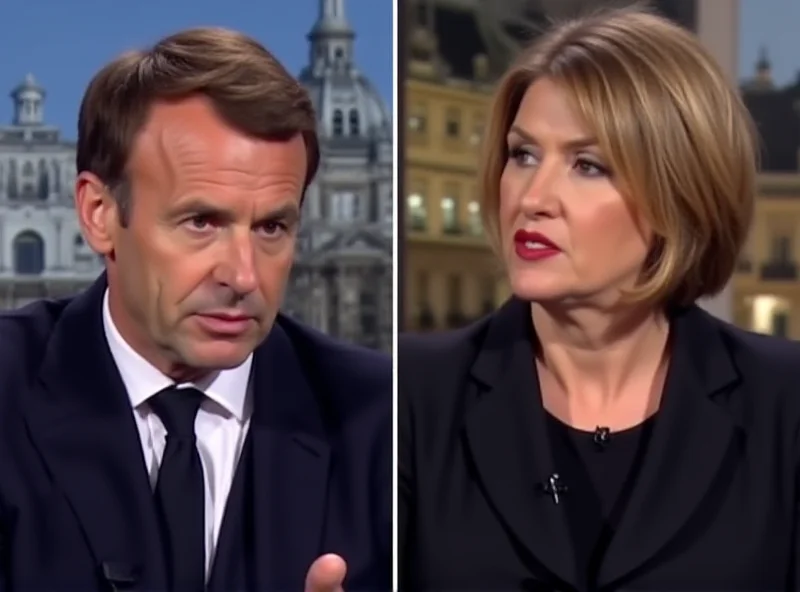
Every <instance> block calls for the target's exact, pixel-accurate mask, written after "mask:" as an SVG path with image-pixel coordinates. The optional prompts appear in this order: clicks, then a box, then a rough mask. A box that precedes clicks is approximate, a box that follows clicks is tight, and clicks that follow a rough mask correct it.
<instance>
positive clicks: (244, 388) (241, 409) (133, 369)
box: [103, 289, 253, 421]
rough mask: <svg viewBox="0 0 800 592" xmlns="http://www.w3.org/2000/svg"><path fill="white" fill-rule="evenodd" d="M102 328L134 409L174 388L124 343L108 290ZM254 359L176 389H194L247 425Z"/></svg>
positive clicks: (250, 356)
mask: <svg viewBox="0 0 800 592" xmlns="http://www.w3.org/2000/svg"><path fill="white" fill-rule="evenodd" d="M103 328H104V332H105V337H106V341H107V342H108V348H109V349H110V350H111V356H112V357H113V359H114V362H115V363H116V365H117V369H118V370H119V373H120V376H121V377H122V383H123V384H124V385H125V389H126V390H127V391H128V397H129V398H130V402H131V406H132V407H133V408H134V409H135V408H137V407H139V406H140V405H141V404H142V403H144V402H145V401H147V399H149V398H150V397H152V396H153V395H155V394H156V393H158V392H159V391H162V390H164V389H165V388H167V387H170V386H175V383H174V381H172V380H171V379H170V378H169V377H168V376H166V375H165V374H163V373H162V372H161V371H159V370H158V369H156V368H155V366H153V365H152V364H151V363H150V362H148V361H147V360H145V359H144V358H143V357H142V356H141V355H139V354H138V353H137V352H136V351H134V349H133V348H132V347H131V346H130V345H129V344H128V343H127V342H126V341H125V339H124V338H123V337H122V335H121V334H120V332H119V330H118V329H117V327H116V325H115V324H114V320H113V319H112V318H111V309H110V308H109V305H108V289H106V292H105V294H104V296H103ZM252 364H253V355H252V354H250V355H249V356H248V357H247V359H246V360H245V361H244V362H242V364H241V365H239V366H237V367H235V368H230V369H227V370H220V371H219V372H216V373H214V374H213V375H211V376H209V377H207V378H205V379H203V380H200V381H198V382H196V383H181V384H179V385H177V386H180V387H183V386H192V387H194V388H196V389H198V390H200V391H202V392H203V393H205V395H206V396H207V397H208V398H209V399H211V400H212V401H214V402H215V403H217V404H218V405H220V406H222V407H223V408H224V409H225V410H226V411H228V412H229V413H231V414H232V415H233V416H235V417H236V418H237V419H238V420H239V421H244V420H245V419H246V418H247V416H248V415H249V412H250V401H249V396H248V393H249V389H248V383H249V381H250V368H251V366H252Z"/></svg>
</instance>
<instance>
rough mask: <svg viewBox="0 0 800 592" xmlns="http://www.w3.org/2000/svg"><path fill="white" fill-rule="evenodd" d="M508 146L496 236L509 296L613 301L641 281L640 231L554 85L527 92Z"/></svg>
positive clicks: (643, 243)
mask: <svg viewBox="0 0 800 592" xmlns="http://www.w3.org/2000/svg"><path fill="white" fill-rule="evenodd" d="M507 141H508V152H509V157H508V161H507V162H506V166H505V169H504V170H503V175H502V177H501V179H500V236H501V240H502V249H503V255H504V258H505V262H506V267H507V270H508V275H509V280H510V284H511V289H512V291H513V292H514V294H516V295H517V296H518V297H520V298H523V299H525V300H531V301H538V302H560V303H565V304H579V303H585V304H588V303H595V304H598V305H600V304H605V305H613V304H614V303H615V302H616V301H617V300H618V298H619V293H620V289H621V288H630V287H632V286H633V285H634V284H635V282H636V280H637V278H638V276H639V273H640V271H641V269H642V266H643V264H644V261H645V258H646V256H647V251H648V242H649V241H648V236H647V235H648V231H647V230H646V229H645V228H644V226H643V224H641V223H640V222H639V221H638V220H637V218H636V215H635V213H634V212H633V211H632V210H631V208H630V206H629V204H628V203H627V202H626V200H625V199H624V198H623V196H622V195H621V194H620V192H619V190H618V189H617V187H616V185H615V179H614V171H612V170H610V168H609V165H608V163H607V160H606V159H605V158H604V156H603V154H602V153H601V152H600V150H599V148H598V146H597V143H596V141H595V139H594V138H592V137H590V134H589V133H588V130H587V129H585V127H584V126H583V125H582V123H581V121H580V120H579V118H578V117H576V115H575V113H574V111H573V110H572V108H571V105H570V103H569V101H568V99H567V96H566V95H565V93H564V92H563V91H562V90H561V89H560V88H559V87H558V86H557V85H556V84H555V83H554V82H552V81H550V80H547V79H541V80H538V81H536V82H535V83H534V84H532V85H531V86H530V87H529V88H528V90H527V92H526V93H525V96H524V97H523V99H522V103H521V104H520V107H519V110H518V112H517V114H516V117H515V118H514V120H513V122H512V125H511V128H510V130H509V133H508V139H507Z"/></svg>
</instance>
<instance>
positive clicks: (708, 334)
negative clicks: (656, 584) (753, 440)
mask: <svg viewBox="0 0 800 592" xmlns="http://www.w3.org/2000/svg"><path fill="white" fill-rule="evenodd" d="M718 323H719V322H718V321H716V320H712V319H711V317H710V316H709V315H708V314H707V313H705V312H704V311H702V310H701V309H699V308H697V307H693V308H691V309H689V310H687V311H684V312H683V313H681V314H680V315H678V316H676V317H675V318H674V319H673V322H672V347H671V350H672V360H671V363H670V367H669V371H668V374H667V381H666V385H665V389H664V396H663V398H662V401H661V408H660V410H659V413H658V417H657V420H656V424H655V427H654V431H653V435H652V440H651V441H650V444H649V446H648V449H647V452H646V455H645V461H644V464H643V466H642V468H641V472H640V475H639V477H638V479H637V481H636V484H635V486H634V489H633V491H632V493H631V497H630V500H629V502H628V505H627V508H626V510H625V514H624V516H623V518H622V521H621V523H620V526H619V528H618V530H617V533H616V535H615V537H614V539H613V540H612V541H611V545H610V547H609V549H608V553H607V555H606V559H605V561H604V563H603V566H602V568H601V571H600V574H599V579H600V581H599V584H600V585H601V587H603V586H606V585H611V584H613V582H615V581H617V580H619V579H620V578H623V577H625V576H626V575H628V574H630V573H632V572H633V571H634V570H636V569H637V568H639V567H641V566H643V565H644V564H645V563H646V562H647V561H648V560H650V559H652V558H654V557H655V556H656V554H657V553H658V552H659V551H660V550H662V549H663V548H664V547H665V546H666V545H667V544H668V543H669V542H670V540H671V539H672V538H673V537H674V536H675V535H676V534H678V532H679V531H680V530H681V528H682V527H683V526H684V525H685V524H686V523H687V521H689V519H690V518H692V517H693V516H694V515H695V514H696V513H697V512H699V511H701V509H702V503H703V501H704V500H705V499H706V498H707V497H708V494H709V491H710V490H711V488H712V487H713V485H714V483H715V482H718V480H719V479H720V477H721V476H722V475H724V470H725V468H726V467H727V466H729V465H728V463H726V460H728V458H730V457H729V456H728V455H729V453H731V452H732V451H734V450H735V447H734V445H735V444H736V442H737V436H739V435H741V430H740V426H737V425H736V424H735V423H734V421H733V419H732V417H731V416H730V415H726V414H725V412H724V410H723V409H721V408H720V407H719V405H718V404H717V403H715V402H714V400H713V395H715V394H718V393H720V392H721V391H723V390H724V389H726V388H729V387H731V386H732V385H734V384H735V382H736V381H737V380H738V374H737V372H736V369H735V367H734V365H733V361H732V360H731V358H730V354H729V352H728V348H727V346H726V344H725V342H724V341H723V339H722V336H721V335H720V333H719V328H718Z"/></svg>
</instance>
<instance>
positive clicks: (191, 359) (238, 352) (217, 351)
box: [183, 340, 258, 370]
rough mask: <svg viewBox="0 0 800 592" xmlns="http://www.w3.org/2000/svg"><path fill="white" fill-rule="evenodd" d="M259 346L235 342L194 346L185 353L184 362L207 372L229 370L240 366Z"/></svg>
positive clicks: (255, 343)
mask: <svg viewBox="0 0 800 592" xmlns="http://www.w3.org/2000/svg"><path fill="white" fill-rule="evenodd" d="M257 346H258V343H257V342H252V340H248V342H247V343H245V342H242V341H234V340H230V341H228V340H214V341H207V342H205V343H202V344H196V345H193V347H191V348H190V349H189V351H186V352H185V355H184V356H183V357H184V361H185V363H186V364H187V365H189V366H192V367H194V368H198V369H199V368H205V369H207V370H228V369H230V368H236V367H237V366H240V365H241V364H242V363H243V362H244V361H245V360H246V359H247V357H248V356H249V355H250V354H252V353H253V350H254V349H255V348H256V347H257Z"/></svg>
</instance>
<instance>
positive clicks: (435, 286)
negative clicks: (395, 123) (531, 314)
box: [401, 0, 739, 331]
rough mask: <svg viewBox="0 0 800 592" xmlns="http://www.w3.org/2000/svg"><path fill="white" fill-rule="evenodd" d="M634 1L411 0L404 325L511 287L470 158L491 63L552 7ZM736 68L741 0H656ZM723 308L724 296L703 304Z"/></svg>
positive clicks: (456, 314) (489, 304) (492, 76)
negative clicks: (494, 248)
mask: <svg viewBox="0 0 800 592" xmlns="http://www.w3.org/2000/svg"><path fill="white" fill-rule="evenodd" d="M629 2H630V0H600V1H598V0H502V1H500V0H498V1H497V2H482V1H480V0H411V1H409V2H408V3H407V10H408V11H409V12H408V14H407V15H406V16H407V22H408V26H407V27H406V31H407V35H408V38H407V56H406V60H407V63H406V83H405V88H404V89H403V92H405V101H406V102H405V105H406V107H405V109H406V113H405V119H406V121H405V122H403V123H404V125H405V130H404V133H405V140H404V144H405V146H404V148H405V155H404V167H403V168H404V171H403V174H404V187H405V194H406V195H405V196H404V198H405V203H403V204H402V206H401V207H404V208H405V210H404V226H405V229H404V231H405V253H406V255H405V256H406V261H405V270H404V273H405V278H404V279H405V281H404V291H405V293H404V309H405V310H404V314H405V319H404V326H405V328H406V329H408V330H423V331H424V330H436V329H444V328H452V327H457V326H460V325H463V324H464V323H467V322H469V321H470V320H472V319H474V318H477V317H479V316H481V315H483V314H485V313H486V312H488V311H490V310H492V309H493V308H495V307H496V306H497V305H498V304H500V303H501V302H502V300H504V299H505V298H507V296H508V288H507V286H506V285H505V283H504V281H503V278H502V274H501V273H500V272H499V265H498V262H497V260H496V258H495V257H494V255H493V254H492V253H491V251H490V250H489V248H488V246H487V244H486V241H485V239H484V237H483V235H482V231H481V227H480V210H479V205H478V202H479V200H478V198H479V195H478V188H477V185H476V181H477V157H478V148H479V144H480V142H481V136H482V133H483V128H484V125H485V122H486V117H487V108H488V104H489V99H490V95H491V92H492V90H493V88H494V83H495V81H496V79H497V77H498V76H499V74H500V73H501V72H502V71H503V70H504V69H505V68H506V67H507V65H508V63H509V62H510V60H512V59H513V57H514V56H515V55H516V53H517V52H518V51H519V48H520V46H521V44H523V43H526V40H529V39H530V38H531V34H532V32H535V31H537V30H541V29H542V27H544V26H546V23H547V20H548V19H549V18H552V17H556V18H558V17H569V16H572V15H575V14H578V13H580V12H581V11H583V10H584V9H586V8H590V9H591V8H596V7H597V6H599V5H600V4H601V3H602V4H604V5H622V4H626V3H629ZM652 4H653V5H654V6H655V8H656V9H657V10H658V11H659V12H660V13H662V14H664V15H665V16H668V17H670V18H672V19H673V20H675V21H677V22H679V23H681V24H682V25H684V26H686V27H688V28H690V29H692V30H694V31H696V32H698V34H699V35H700V37H701V39H702V40H703V41H704V42H705V43H706V45H707V46H708V47H709V49H710V50H711V51H712V53H714V55H715V56H716V57H717V59H718V60H719V61H720V62H721V63H722V65H723V67H724V68H725V69H726V70H727V71H728V72H729V73H730V75H731V76H734V75H735V67H736V59H737V38H738V30H739V25H738V2H734V1H730V2H728V1H725V2H722V1H717V0H660V1H657V2H654V3H652ZM704 304H705V306H706V307H707V308H709V309H710V310H712V311H713V312H714V313H715V314H717V315H718V316H720V317H722V318H730V316H731V314H732V312H731V308H732V307H731V295H730V291H729V290H726V291H725V292H724V293H723V294H722V295H720V297H718V298H715V299H713V300H711V301H709V302H707V303H704Z"/></svg>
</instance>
